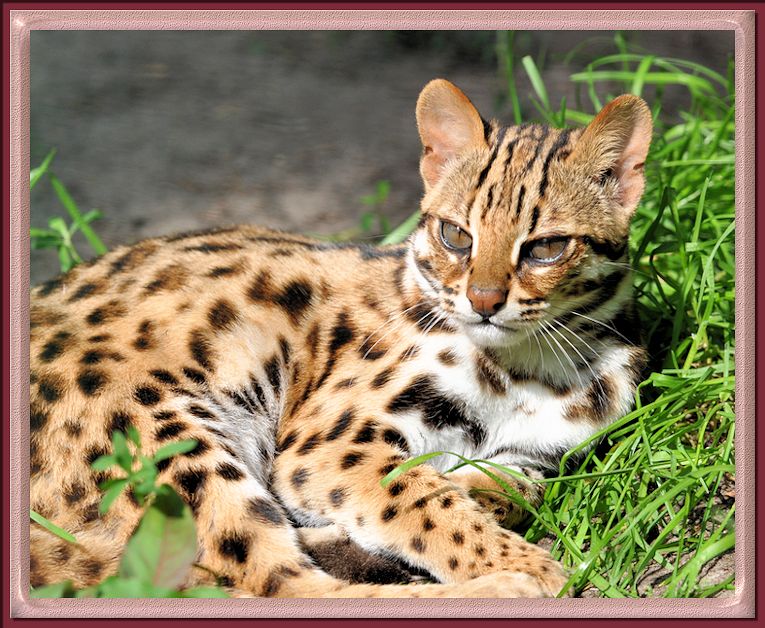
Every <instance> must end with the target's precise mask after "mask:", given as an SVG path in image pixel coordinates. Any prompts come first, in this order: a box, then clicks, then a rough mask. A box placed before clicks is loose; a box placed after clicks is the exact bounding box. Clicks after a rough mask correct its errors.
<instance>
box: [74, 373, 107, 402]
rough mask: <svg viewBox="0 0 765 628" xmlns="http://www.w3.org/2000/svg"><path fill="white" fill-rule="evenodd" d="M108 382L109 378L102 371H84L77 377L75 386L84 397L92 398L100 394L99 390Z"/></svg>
mask: <svg viewBox="0 0 765 628" xmlns="http://www.w3.org/2000/svg"><path fill="white" fill-rule="evenodd" d="M108 382H109V377H108V376H107V375H106V373H105V372H104V371H99V370H97V369H86V370H84V371H80V374H79V375H78V376H77V386H79V388H80V390H81V391H82V393H83V394H84V395H87V396H88V397H94V396H96V395H98V394H100V393H101V389H102V388H103V387H104V386H105V385H106V384H107V383H108Z"/></svg>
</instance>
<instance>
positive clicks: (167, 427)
mask: <svg viewBox="0 0 765 628" xmlns="http://www.w3.org/2000/svg"><path fill="white" fill-rule="evenodd" d="M185 429H186V425H185V424H184V423H181V422H180V421H172V422H170V423H165V424H163V425H162V427H161V428H159V429H158V430H157V431H156V432H155V434H154V438H156V439H157V440H159V441H163V440H168V439H170V438H174V437H175V436H178V434H180V433H181V432H182V431H183V430H185Z"/></svg>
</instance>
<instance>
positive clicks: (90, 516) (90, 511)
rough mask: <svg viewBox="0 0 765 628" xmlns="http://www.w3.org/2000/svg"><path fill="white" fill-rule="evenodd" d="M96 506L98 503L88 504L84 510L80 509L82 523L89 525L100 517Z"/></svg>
mask: <svg viewBox="0 0 765 628" xmlns="http://www.w3.org/2000/svg"><path fill="white" fill-rule="evenodd" d="M98 504H99V502H94V503H92V504H88V505H87V506H85V508H83V509H82V522H83V523H91V522H93V521H96V520H97V519H99V518H100V517H101V513H100V512H98Z"/></svg>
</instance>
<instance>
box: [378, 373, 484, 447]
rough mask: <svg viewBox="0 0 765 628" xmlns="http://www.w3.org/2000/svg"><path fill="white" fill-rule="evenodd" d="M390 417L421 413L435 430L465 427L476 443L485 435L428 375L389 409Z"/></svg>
mask: <svg viewBox="0 0 765 628" xmlns="http://www.w3.org/2000/svg"><path fill="white" fill-rule="evenodd" d="M387 410H388V412H390V413H393V414H395V413H403V412H409V411H412V410H419V411H420V412H421V413H422V420H423V422H424V423H425V425H427V426H428V427H430V428H432V429H443V428H445V427H461V428H462V429H463V430H465V431H466V433H467V434H468V436H470V437H471V438H472V439H474V438H477V437H479V436H481V435H482V434H483V432H482V430H481V428H480V426H479V425H478V424H476V423H474V422H473V421H470V420H469V419H468V417H467V416H466V415H465V413H464V412H463V410H462V408H461V407H460V406H459V405H458V404H457V402H454V401H452V400H450V399H449V398H447V397H446V396H445V395H444V394H442V393H441V392H440V391H439V390H438V388H437V387H436V386H435V383H434V382H433V380H432V379H431V378H430V377H428V376H427V375H421V376H419V377H417V378H416V379H414V380H413V381H412V382H411V383H410V384H409V385H408V386H407V387H406V388H405V389H404V390H402V391H401V392H400V393H399V394H398V395H396V396H395V397H394V398H393V399H392V400H391V401H390V402H389V403H388V406H387Z"/></svg>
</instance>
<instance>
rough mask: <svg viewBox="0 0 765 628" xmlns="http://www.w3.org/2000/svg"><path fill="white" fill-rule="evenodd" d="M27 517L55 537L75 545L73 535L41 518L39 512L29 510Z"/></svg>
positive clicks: (75, 540)
mask: <svg viewBox="0 0 765 628" xmlns="http://www.w3.org/2000/svg"><path fill="white" fill-rule="evenodd" d="M29 517H30V519H32V521H34V522H35V523H38V524H40V525H41V526H42V527H43V528H45V529H46V530H47V531H48V532H52V533H53V534H55V535H56V536H57V537H60V538H62V539H64V540H65V541H69V542H70V543H77V539H76V538H74V535H73V534H71V533H70V532H67V531H66V530H64V529H63V528H60V527H58V526H57V525H56V524H55V523H53V522H52V521H48V520H47V519H46V518H45V517H43V516H42V515H41V514H40V513H39V512H35V511H34V510H31V509H30V510H29Z"/></svg>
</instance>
